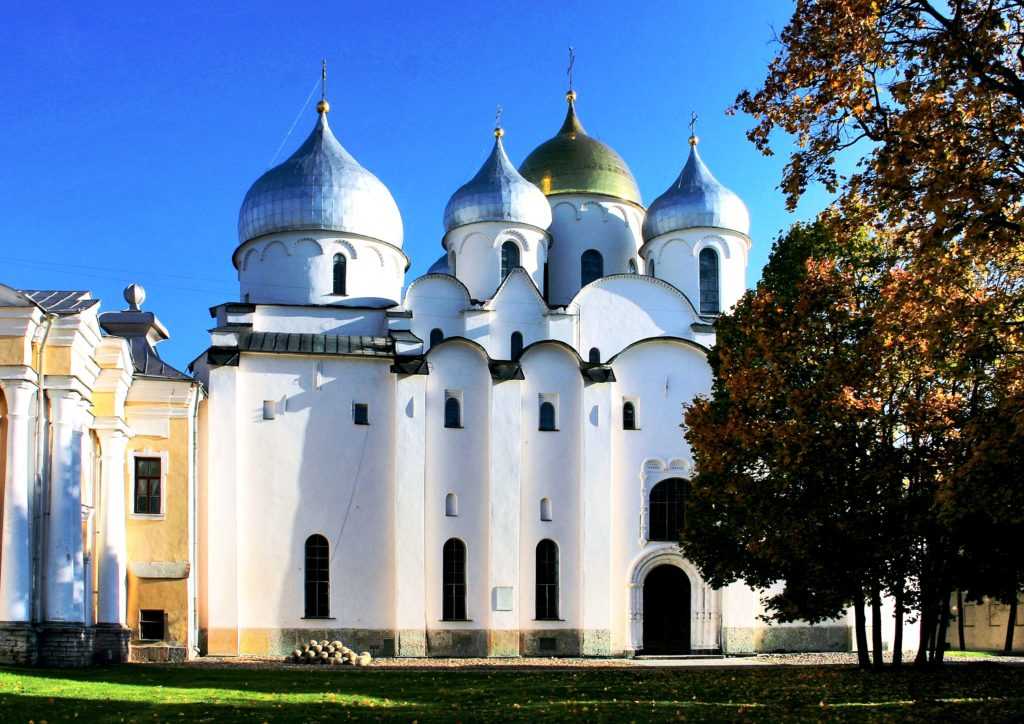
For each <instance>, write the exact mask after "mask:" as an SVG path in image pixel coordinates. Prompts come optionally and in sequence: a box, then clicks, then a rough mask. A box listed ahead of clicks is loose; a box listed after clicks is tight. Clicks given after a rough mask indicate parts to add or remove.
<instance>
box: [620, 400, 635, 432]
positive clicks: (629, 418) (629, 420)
mask: <svg viewBox="0 0 1024 724" xmlns="http://www.w3.org/2000/svg"><path fill="white" fill-rule="evenodd" d="M622 429H623V430H636V429H637V427H636V405H634V404H633V403H632V402H630V401H629V400H627V401H626V402H623V403H622Z"/></svg>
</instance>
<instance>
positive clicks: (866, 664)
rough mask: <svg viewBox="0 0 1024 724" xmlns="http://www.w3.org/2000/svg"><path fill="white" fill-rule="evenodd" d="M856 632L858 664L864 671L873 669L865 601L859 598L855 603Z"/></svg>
mask: <svg viewBox="0 0 1024 724" xmlns="http://www.w3.org/2000/svg"><path fill="white" fill-rule="evenodd" d="M853 621H854V630H855V631H856V635H857V664H858V665H859V666H860V668H862V669H868V668H871V659H870V658H869V656H868V632H867V627H866V623H867V622H866V621H865V616H864V599H863V598H860V597H859V596H858V597H857V600H856V601H854V602H853Z"/></svg>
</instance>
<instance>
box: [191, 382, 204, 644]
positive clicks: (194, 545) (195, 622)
mask: <svg viewBox="0 0 1024 724" xmlns="http://www.w3.org/2000/svg"><path fill="white" fill-rule="evenodd" d="M192 385H193V387H192V392H193V399H192V460H191V465H192V495H191V498H192V499H191V500H190V501H189V505H190V506H191V508H192V540H190V541H189V558H191V561H190V562H189V575H190V576H194V578H193V579H192V600H191V601H190V605H191V606H192V625H191V626H190V627H189V629H190V630H189V632H188V636H189V638H191V639H192V641H191V642H190V643H191V647H192V651H191V652H190V653H191V654H193V655H196V656H198V654H199V403H200V401H201V399H202V392H203V388H202V386H201V385H200V384H199V383H198V382H195V381H193V383H192Z"/></svg>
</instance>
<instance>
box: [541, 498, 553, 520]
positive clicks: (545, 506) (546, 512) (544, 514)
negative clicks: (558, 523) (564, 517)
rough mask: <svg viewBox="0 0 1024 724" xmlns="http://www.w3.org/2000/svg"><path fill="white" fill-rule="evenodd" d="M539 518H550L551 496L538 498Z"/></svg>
mask: <svg viewBox="0 0 1024 724" xmlns="http://www.w3.org/2000/svg"><path fill="white" fill-rule="evenodd" d="M540 519H541V520H544V521H547V520H551V498H541V499H540Z"/></svg>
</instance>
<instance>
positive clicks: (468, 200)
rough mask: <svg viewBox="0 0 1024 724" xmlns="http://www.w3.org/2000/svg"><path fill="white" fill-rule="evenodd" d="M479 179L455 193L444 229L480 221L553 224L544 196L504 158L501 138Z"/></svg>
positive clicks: (534, 224)
mask: <svg viewBox="0 0 1024 724" xmlns="http://www.w3.org/2000/svg"><path fill="white" fill-rule="evenodd" d="M495 136H496V138H495V139H494V148H493V149H492V150H491V155H490V156H488V157H487V160H486V161H484V165H483V166H481V167H480V170H479V171H477V173H476V176H474V177H473V178H471V179H470V180H469V181H468V182H467V183H466V184H464V185H463V186H462V188H460V189H459V190H458V191H456V192H455V193H454V194H453V195H452V197H451V199H449V201H448V205H447V206H446V207H445V210H444V229H445V231H451V230H452V229H454V228H456V227H458V226H465V225H466V224H473V223H476V222H478V221H514V222H518V223H521V224H530V225H531V226H536V227H539V228H541V229H547V228H548V227H549V226H550V225H551V205H550V204H548V200H547V197H546V196H544V193H543V192H542V191H541V190H540V189H539V188H537V187H536V186H534V185H533V184H532V183H530V182H529V181H527V180H526V179H525V178H523V177H522V176H521V175H520V174H519V171H517V170H516V167H515V166H513V165H512V163H511V162H510V161H509V160H508V156H506V155H505V148H504V146H503V145H502V143H501V136H500V135H498V134H497V133H495Z"/></svg>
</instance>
